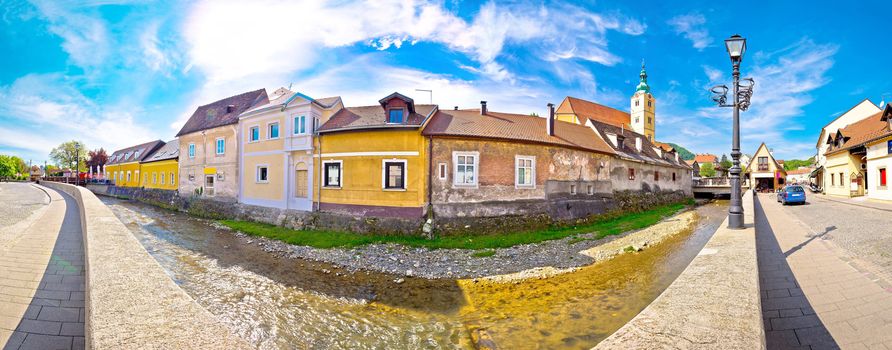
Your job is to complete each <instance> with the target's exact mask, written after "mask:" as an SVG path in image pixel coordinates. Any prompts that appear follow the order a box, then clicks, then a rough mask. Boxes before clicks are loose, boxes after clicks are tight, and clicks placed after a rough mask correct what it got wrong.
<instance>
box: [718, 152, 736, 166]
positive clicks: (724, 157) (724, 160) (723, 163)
mask: <svg viewBox="0 0 892 350" xmlns="http://www.w3.org/2000/svg"><path fill="white" fill-rule="evenodd" d="M719 165H721V166H722V169H725V170H728V169H731V167H732V166H734V163H731V161H730V160H728V156H727V155H725V154H723V155H722V160H721V161H719Z"/></svg>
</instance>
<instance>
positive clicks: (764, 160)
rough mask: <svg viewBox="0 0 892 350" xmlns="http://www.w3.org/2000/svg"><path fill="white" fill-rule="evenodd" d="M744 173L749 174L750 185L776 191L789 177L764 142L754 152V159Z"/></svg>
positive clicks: (761, 189) (759, 189)
mask: <svg viewBox="0 0 892 350" xmlns="http://www.w3.org/2000/svg"><path fill="white" fill-rule="evenodd" d="M744 173H746V174H749V181H750V186H751V187H752V188H755V189H756V190H757V191H763V192H765V191H770V192H774V191H775V190H777V189H780V188H782V187H783V186H784V184H785V183H786V178H787V172H786V171H785V170H784V167H783V166H781V165H780V164H779V163H778V162H777V160H776V159H774V155H772V154H771V151H770V150H769V149H768V146H765V143H764V142H763V143H762V144H761V145H759V149H758V150H756V153H755V154H753V158H752V161H751V162H750V164H749V166H747V167H746V169H744Z"/></svg>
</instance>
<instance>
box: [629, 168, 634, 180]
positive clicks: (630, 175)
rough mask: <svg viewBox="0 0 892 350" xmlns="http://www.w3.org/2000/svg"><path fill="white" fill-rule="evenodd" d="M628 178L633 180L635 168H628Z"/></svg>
mask: <svg viewBox="0 0 892 350" xmlns="http://www.w3.org/2000/svg"><path fill="white" fill-rule="evenodd" d="M629 180H635V169H632V168H629Z"/></svg>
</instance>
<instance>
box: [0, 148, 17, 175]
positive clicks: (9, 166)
mask: <svg viewBox="0 0 892 350" xmlns="http://www.w3.org/2000/svg"><path fill="white" fill-rule="evenodd" d="M16 166H17V164H16V162H15V160H13V159H12V157H10V156H7V155H3V154H0V179H2V178H8V177H12V176H14V175H15V173H16V170H17V169H16Z"/></svg>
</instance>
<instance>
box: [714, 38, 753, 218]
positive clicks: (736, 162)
mask: <svg viewBox="0 0 892 350" xmlns="http://www.w3.org/2000/svg"><path fill="white" fill-rule="evenodd" d="M725 48H726V49H727V50H728V56H730V57H731V66H732V67H733V71H732V76H733V77H734V85H733V86H732V89H733V92H732V93H733V96H732V97H733V98H734V100H733V101H731V104H727V100H728V97H727V94H728V87H727V86H725V85H717V86H713V87H712V88H711V89H710V91H711V92H712V93H713V96H712V100H713V102H715V103H716V104H717V105H718V106H719V107H733V108H734V121H733V123H734V128H733V130H734V131H733V136H732V141H731V158H732V163H733V166H731V170H730V173H731V205H730V206H729V207H728V228H731V229H742V228H743V227H744V225H743V205H742V204H741V198H740V111H746V110H747V109H749V107H750V98H752V97H753V86H754V85H755V84H756V82H755V81H753V79H752V78H744V79H743V80H742V81H741V79H740V61H742V60H743V54H744V53H746V39H745V38H744V37H742V36H740V35H737V34H734V35H732V36H731V37H730V38H728V39H725Z"/></svg>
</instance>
